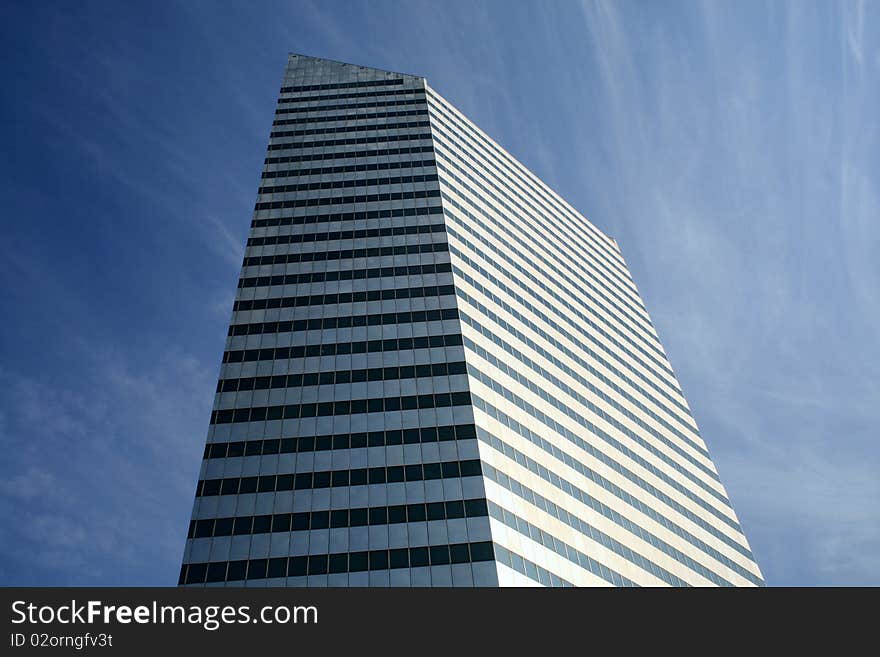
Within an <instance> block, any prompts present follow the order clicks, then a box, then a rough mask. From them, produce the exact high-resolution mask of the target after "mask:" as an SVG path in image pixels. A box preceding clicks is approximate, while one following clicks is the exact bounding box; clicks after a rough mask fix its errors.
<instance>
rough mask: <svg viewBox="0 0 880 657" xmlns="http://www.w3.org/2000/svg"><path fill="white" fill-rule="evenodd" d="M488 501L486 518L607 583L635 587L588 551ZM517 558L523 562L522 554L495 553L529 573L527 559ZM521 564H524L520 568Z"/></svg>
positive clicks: (509, 564) (506, 562)
mask: <svg viewBox="0 0 880 657" xmlns="http://www.w3.org/2000/svg"><path fill="white" fill-rule="evenodd" d="M489 504H490V507H489V517H490V518H493V519H494V520H497V521H498V522H500V523H502V524H504V525H507V526H508V527H510V528H511V529H512V530H513V531H515V532H517V533H518V534H522V535H523V536H526V537H528V538H529V539H531V540H533V541H535V542H536V543H537V544H538V545H543V546H544V547H545V548H546V549H548V550H550V551H551V552H555V553H556V554H558V555H559V556H560V557H562V558H563V559H567V560H568V561H570V562H571V563H573V564H576V565H578V566H580V567H581V568H583V569H584V570H588V571H589V572H591V573H593V574H594V575H596V576H598V577H601V578H602V579H604V580H605V581H606V582H610V583H611V584H614V586H624V587H637V586H638V584H636V583H635V582H634V581H632V580H631V579H629V578H628V577H624V576H623V575H621V574H620V573H618V572H617V571H616V570H612V569H611V568H609V567H608V566H606V565H605V564H602V563H600V562H598V561H596V560H595V559H594V558H593V557H591V556H589V555H588V554H586V553H584V552H581V551H580V550H578V549H577V548H575V547H574V546H573V545H569V544H568V543H566V542H564V541H562V540H560V539H558V538H556V537H555V536H553V535H552V534H548V533H547V532H545V531H543V530H542V529H540V528H539V527H537V526H535V525H533V524H532V523H530V522H529V521H528V520H526V519H524V518H520V517H519V516H517V515H514V514H513V513H511V512H509V511H507V510H506V509H502V508H501V507H499V506H498V505H497V504H495V503H494V502H490V503H489ZM499 511H501V513H499ZM588 536H589V534H588ZM499 552H500V546H499ZM505 559H509V561H506V560H505ZM518 559H519V560H521V561H524V560H523V559H522V557H518V556H517V555H515V554H513V553H508V554H507V555H503V556H502V555H501V554H499V558H498V560H499V561H501V562H502V563H504V564H506V565H508V566H511V567H513V568H516V569H517V570H519V572H522V573H529V570H530V569H529V568H528V567H527V566H528V564H529V563H530V562H528V561H526V562H525V563H524V564H516V562H517V560H518ZM514 564H516V565H514ZM532 565H534V564H532ZM523 566H526V567H525V568H523ZM529 576H530V577H532V578H533V579H537V577H535V576H534V575H532V574H531V573H529Z"/></svg>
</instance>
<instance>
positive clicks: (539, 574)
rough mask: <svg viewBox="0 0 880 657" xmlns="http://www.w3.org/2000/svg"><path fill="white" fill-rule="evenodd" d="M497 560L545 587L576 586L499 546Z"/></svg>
mask: <svg viewBox="0 0 880 657" xmlns="http://www.w3.org/2000/svg"><path fill="white" fill-rule="evenodd" d="M495 559H496V560H497V561H498V563H499V564H504V565H505V566H507V567H508V568H512V569H513V570H515V571H516V572H518V573H519V574H520V575H525V576H526V577H528V578H529V579H531V580H533V581H535V582H538V583H539V584H543V585H544V586H547V587H553V588H561V587H567V588H571V587H574V584H572V583H571V582H569V581H568V580H567V579H562V578H561V577H559V575H557V574H556V573H551V572H550V571H549V570H547V569H546V568H544V567H543V566H539V565H538V564H536V563H535V562H534V561H529V560H528V559H526V558H525V557H521V556H520V555H518V554H516V553H514V552H511V551H510V550H508V549H507V548H503V547H501V546H500V545H497V544H496V545H495ZM605 579H606V580H607V581H609V582H610V581H611V579H610V576H609V577H607V578H605ZM633 586H634V585H633Z"/></svg>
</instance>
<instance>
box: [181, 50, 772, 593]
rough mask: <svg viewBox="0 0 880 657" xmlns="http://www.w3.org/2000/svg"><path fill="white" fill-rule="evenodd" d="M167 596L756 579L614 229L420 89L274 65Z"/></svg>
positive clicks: (349, 73) (379, 74) (306, 64)
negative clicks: (230, 299) (216, 590)
mask: <svg viewBox="0 0 880 657" xmlns="http://www.w3.org/2000/svg"><path fill="white" fill-rule="evenodd" d="M183 561H184V563H183V567H182V569H181V574H180V583H181V584H184V585H205V584H207V585H235V586H241V585H249V586H278V585H288V586H361V585H372V586H388V585H391V586H474V585H476V586H499V585H500V586H510V585H516V586H518V585H542V584H543V585H552V586H569V585H574V586H603V585H618V586H662V585H673V586H686V585H697V586H702V585H721V586H729V585H762V584H763V580H762V577H761V573H760V570H759V569H758V566H757V564H756V563H755V560H754V558H753V557H752V554H751V551H750V549H749V545H748V542H747V541H746V538H745V536H744V534H743V532H742V529H741V527H740V525H739V522H738V520H737V518H736V515H735V514H734V511H733V509H732V508H731V505H730V502H729V501H728V499H727V495H726V493H725V490H724V487H723V486H722V484H721V482H720V480H719V477H718V474H717V473H716V470H715V467H714V465H713V463H712V460H711V459H710V457H709V453H708V451H707V449H706V445H705V443H704V442H703V440H702V438H701V437H700V434H699V432H698V429H697V425H696V423H695V422H694V419H693V418H692V416H691V413H690V411H689V408H688V406H687V402H686V401H685V399H684V397H683V395H682V392H681V389H680V387H679V385H678V382H677V381H676V378H675V375H674V374H673V372H672V369H671V368H670V365H669V362H668V360H667V358H666V355H665V353H664V351H663V348H662V346H661V345H660V342H659V340H658V337H657V333H656V331H655V330H654V327H653V325H652V324H651V321H650V319H649V317H648V313H647V311H646V310H645V307H644V305H643V303H642V301H641V299H640V298H639V294H638V291H637V289H636V286H635V284H634V283H633V280H632V278H631V277H630V274H629V272H628V270H627V267H626V264H625V262H624V260H623V257H622V255H621V252H620V249H619V248H618V246H617V244H616V242H615V241H614V240H613V239H611V238H609V237H607V236H606V235H604V234H603V233H602V232H601V231H599V230H598V229H597V228H596V227H595V226H593V225H592V224H591V223H590V222H589V221H587V220H586V219H585V218H584V217H583V216H582V215H581V214H579V213H578V212H577V211H576V210H575V209H574V208H572V207H571V206H570V205H569V204H567V203H566V202H565V201H564V200H562V199H561V198H560V197H559V196H558V195H557V194H555V193H554V192H553V191H552V190H550V189H549V188H548V187H547V186H546V185H545V184H543V183H542V182H541V181H540V180H539V179H538V178H537V177H536V176H535V175H534V174H532V173H531V172H530V171H529V170H528V169H526V168H525V167H524V166H523V165H522V164H520V163H519V162H518V161H517V160H516V159H514V158H513V157H512V156H510V155H509V154H508V153H507V152H505V151H504V149H502V148H501V147H500V146H498V145H497V144H496V143H495V142H494V141H492V140H491V139H490V138H489V137H488V136H487V135H485V134H484V133H483V132H482V131H480V130H479V129H478V128H477V127H476V126H475V125H474V124H473V123H471V122H470V121H469V120H468V119H467V118H465V117H464V116H463V115H462V114H461V113H460V112H459V111H458V110H456V109H455V108H454V107H453V106H452V105H451V104H450V103H449V102H447V101H446V100H444V99H443V98H442V97H441V96H440V95H439V94H437V93H436V92H435V91H434V90H432V89H431V88H430V87H428V85H427V83H426V81H425V80H424V78H420V77H416V76H412V75H404V74H400V73H392V72H387V71H381V70H377V69H373V68H366V67H362V66H355V65H351V64H344V63H340V62H335V61H329V60H324V59H317V58H312V57H305V56H302V55H290V57H289V60H288V64H287V69H286V71H285V76H284V82H283V85H282V88H281V93H280V96H279V100H278V106H277V109H276V112H275V120H274V122H273V125H272V132H271V135H270V143H269V148H268V153H267V157H266V161H265V167H264V171H263V174H262V182H261V186H260V189H259V195H258V199H257V203H256V207H255V211H254V215H253V221H252V224H251V231H250V236H249V238H248V242H247V250H246V252H245V258H244V265H243V268H242V272H241V278H240V280H239V285H238V294H237V296H236V301H235V305H234V308H233V316H232V321H231V325H230V327H229V334H228V339H227V345H226V351H225V352H224V354H223V364H222V366H221V372H220V380H219V382H218V385H217V394H216V399H215V404H214V411H213V413H212V415H211V423H210V428H209V431H208V438H207V445H206V447H205V453H204V460H203V462H202V468H201V473H200V479H199V482H198V486H197V490H196V500H195V505H194V508H193V515H192V522H191V523H190V528H189V535H188V538H187V543H186V549H185V554H184V560H183Z"/></svg>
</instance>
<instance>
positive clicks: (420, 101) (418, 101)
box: [275, 98, 428, 116]
mask: <svg viewBox="0 0 880 657" xmlns="http://www.w3.org/2000/svg"><path fill="white" fill-rule="evenodd" d="M412 105H421V106H423V107H427V105H428V104H427V102H425V99H424V98H407V99H405V100H377V101H373V102H366V103H336V104H334V105H322V106H319V107H282V108H279V109H276V110H275V116H284V115H285V114H304V113H306V112H330V111H333V110H349V111H350V110H354V109H369V108H371V107H406V106H412Z"/></svg>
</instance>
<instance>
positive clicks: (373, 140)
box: [267, 132, 431, 151]
mask: <svg viewBox="0 0 880 657" xmlns="http://www.w3.org/2000/svg"><path fill="white" fill-rule="evenodd" d="M421 139H425V140H428V139H431V133H430V132H419V133H414V134H408V135H381V136H376V137H345V138H340V139H319V140H317V141H303V142H285V143H283V144H269V147H268V148H267V150H269V151H287V150H296V149H300V148H329V147H331V146H359V145H362V144H387V143H394V142H399V141H419V140H421Z"/></svg>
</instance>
